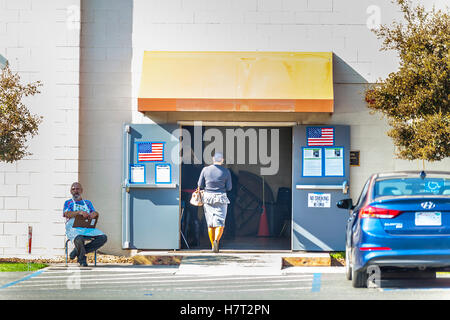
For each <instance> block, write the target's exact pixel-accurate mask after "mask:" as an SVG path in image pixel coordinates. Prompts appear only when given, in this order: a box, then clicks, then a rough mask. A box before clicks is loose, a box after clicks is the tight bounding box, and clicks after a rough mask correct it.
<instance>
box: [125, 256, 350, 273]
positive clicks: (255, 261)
mask: <svg viewBox="0 0 450 320" xmlns="http://www.w3.org/2000/svg"><path fill="white" fill-rule="evenodd" d="M133 259H134V263H135V264H140V265H149V266H150V265H153V266H155V265H174V264H175V265H178V266H179V267H178V270H177V271H176V274H178V275H193V274H202V275H212V274H214V275H218V274H220V275H281V274H292V273H310V272H313V273H315V272H326V273H335V272H339V273H340V272H343V269H344V268H343V267H333V266H331V259H330V256H329V254H328V253H305V252H302V253H292V252H286V253H285V252H274V253H272V252H255V253H248V252H242V253H241V252H221V253H211V252H188V251H182V252H179V251H177V252H161V251H153V252H150V251H148V252H140V253H138V254H136V255H135V256H133Z"/></svg>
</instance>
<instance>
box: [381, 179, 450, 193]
mask: <svg viewBox="0 0 450 320" xmlns="http://www.w3.org/2000/svg"><path fill="white" fill-rule="evenodd" d="M405 195H448V196H450V179H449V178H425V179H421V178H387V179H380V180H376V181H375V185H374V196H375V198H376V197H384V196H405Z"/></svg>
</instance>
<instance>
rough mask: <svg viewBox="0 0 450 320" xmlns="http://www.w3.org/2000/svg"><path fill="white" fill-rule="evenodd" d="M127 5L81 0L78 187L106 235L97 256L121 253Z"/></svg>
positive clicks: (126, 0)
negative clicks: (80, 188) (82, 191)
mask: <svg viewBox="0 0 450 320" xmlns="http://www.w3.org/2000/svg"><path fill="white" fill-rule="evenodd" d="M132 10H133V1H132V0H112V1H90V0H82V1H81V45H80V52H81V65H80V83H81V85H80V164H79V166H80V179H79V180H80V182H81V183H82V185H83V187H84V192H85V194H84V196H85V198H86V199H90V200H92V202H93V204H94V207H95V208H96V210H98V212H99V213H100V219H99V222H98V225H97V227H98V228H99V229H101V230H102V231H103V232H105V233H106V234H107V236H108V242H107V243H106V244H105V246H104V247H103V248H102V251H103V252H106V253H111V254H123V253H124V252H123V250H121V248H122V244H121V242H122V239H121V235H122V218H121V214H122V211H121V208H122V205H121V200H122V196H121V183H122V126H123V123H126V122H131V52H132V42H131V37H132V17H133V11H132Z"/></svg>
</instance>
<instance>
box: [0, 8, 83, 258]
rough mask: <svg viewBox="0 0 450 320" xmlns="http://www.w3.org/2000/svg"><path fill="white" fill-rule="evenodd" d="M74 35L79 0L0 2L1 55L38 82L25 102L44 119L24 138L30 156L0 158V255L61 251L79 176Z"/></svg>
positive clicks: (47, 254)
mask: <svg viewBox="0 0 450 320" xmlns="http://www.w3.org/2000/svg"><path fill="white" fill-rule="evenodd" d="M79 40H80V2H79V0H65V1H40V0H2V1H0V54H1V55H2V56H4V57H5V58H6V59H7V60H8V61H9V63H10V66H11V69H12V70H13V71H14V72H17V73H19V75H20V76H21V80H22V83H28V82H33V81H37V80H40V81H42V83H43V86H42V87H41V88H40V91H41V93H40V94H38V95H35V96H34V97H28V98H26V99H24V102H25V104H26V106H27V107H29V109H30V111H31V112H32V113H33V114H38V115H41V116H43V117H44V119H43V122H42V124H41V125H40V127H39V134H38V136H36V137H34V138H33V139H30V140H29V141H28V145H29V151H30V152H32V155H31V156H27V157H25V158H24V159H23V160H21V161H18V162H16V163H14V164H6V163H3V162H1V163H0V257H21V258H28V257H31V258H34V257H54V256H57V255H62V254H63V253H64V249H63V248H64V219H63V217H62V208H63V204H64V200H65V199H66V198H67V197H68V195H69V193H68V190H69V186H70V184H71V183H72V182H73V181H75V180H77V179H78V111H79V104H78V98H79V95H78V94H79V88H78V87H79V77H78V72H79ZM28 226H31V227H32V228H33V242H32V252H31V255H29V254H28V253H27V238H28V236H27V232H28Z"/></svg>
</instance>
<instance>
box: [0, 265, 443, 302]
mask: <svg viewBox="0 0 450 320" xmlns="http://www.w3.org/2000/svg"><path fill="white" fill-rule="evenodd" d="M191 263H192V264H191V268H189V267H188V268H187V269H184V270H183V269H182V268H181V267H179V266H133V265H127V266H120V265H99V266H97V267H88V268H79V267H78V266H77V265H70V266H69V267H67V268H65V267H60V266H58V267H54V266H51V267H48V268H45V269H42V270H40V271H37V272H32V273H29V272H24V273H23V272H22V273H2V274H0V299H3V300H22V299H27V300H42V299H45V300H71V299H80V298H81V299H88V300H89V299H97V300H130V299H131V300H142V299H153V300H343V299H344V300H367V299H369V300H370V299H372V300H392V299H394V300H395V299H414V300H416V299H421V300H427V299H433V300H435V299H450V275H449V274H440V275H438V277H437V278H436V279H429V280H419V279H403V280H394V279H393V280H382V281H380V282H379V283H378V287H373V288H369V289H355V288H353V287H352V285H351V281H348V280H346V279H345V275H344V268H342V267H290V268H285V269H280V270H276V269H274V268H263V269H264V270H259V271H258V270H255V272H254V273H253V274H252V273H251V272H250V271H251V270H252V269H257V268H258V267H257V266H253V267H252V262H251V261H246V262H245V267H242V266H241V268H242V269H239V267H237V268H231V269H230V270H229V271H228V272H225V268H224V267H223V265H222V266H221V265H217V269H216V271H217V272H214V265H209V266H208V267H206V268H205V267H202V268H200V269H198V270H196V271H194V269H193V267H192V265H195V263H194V261H191ZM243 268H245V270H246V271H247V272H244V273H239V271H242V270H244V269H243ZM193 271H194V272H193ZM201 271H205V272H204V273H202V272H201ZM275 271H276V272H275Z"/></svg>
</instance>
